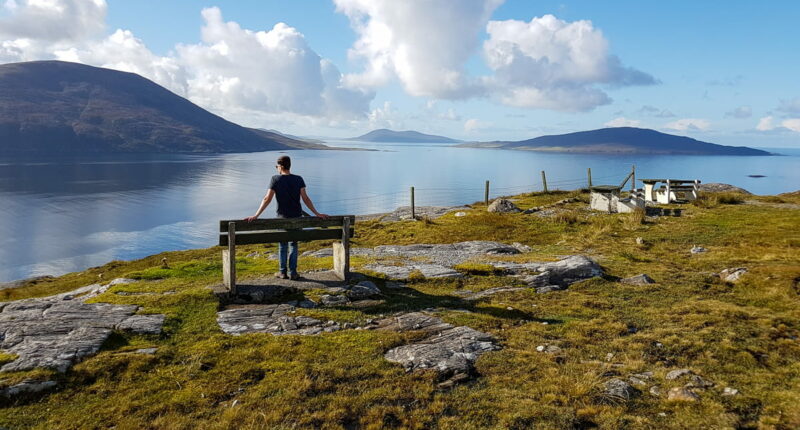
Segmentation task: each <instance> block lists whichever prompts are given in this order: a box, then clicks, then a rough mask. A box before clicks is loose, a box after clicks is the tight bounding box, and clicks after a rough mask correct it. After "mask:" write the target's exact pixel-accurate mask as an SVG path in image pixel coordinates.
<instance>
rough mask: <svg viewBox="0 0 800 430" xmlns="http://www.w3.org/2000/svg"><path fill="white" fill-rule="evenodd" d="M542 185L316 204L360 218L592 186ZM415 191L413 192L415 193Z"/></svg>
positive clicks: (430, 190) (575, 181) (577, 181)
mask: <svg viewBox="0 0 800 430" xmlns="http://www.w3.org/2000/svg"><path fill="white" fill-rule="evenodd" d="M623 176H624V175H620V174H609V175H601V176H591V181H593V183H594V184H598V183H603V182H612V183H616V182H618V181H620V178H621V177H623ZM543 179H544V181H539V182H538V183H529V184H519V185H508V186H500V187H498V186H492V184H491V181H489V180H487V181H486V183H484V184H476V185H477V186H474V187H472V186H466V187H422V188H416V187H409V188H407V189H405V190H397V191H392V192H386V193H373V194H366V195H360V196H358V197H351V198H342V199H335V200H322V201H319V202H314V203H315V205H316V206H317V207H318V208H325V209H326V210H328V211H330V212H331V213H348V214H357V215H367V214H377V213H385V212H392V211H394V210H395V209H397V208H399V207H408V206H412V205H413V206H415V207H421V206H457V205H464V204H470V203H473V202H483V201H485V200H488V201H491V200H493V199H496V198H498V197H502V196H510V195H516V194H523V193H529V192H537V191H539V192H541V191H544V190H545V189H546V190H547V191H560V190H576V189H580V188H586V187H588V186H589V177H588V176H585V177H583V178H557V179H555V180H551V179H545V178H544V177H543ZM411 188H413V192H412V190H411Z"/></svg>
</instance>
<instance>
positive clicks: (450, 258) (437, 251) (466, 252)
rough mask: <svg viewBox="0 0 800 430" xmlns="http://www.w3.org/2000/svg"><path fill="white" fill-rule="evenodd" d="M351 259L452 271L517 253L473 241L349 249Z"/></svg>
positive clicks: (325, 253) (496, 244)
mask: <svg viewBox="0 0 800 430" xmlns="http://www.w3.org/2000/svg"><path fill="white" fill-rule="evenodd" d="M350 253H351V255H358V256H366V257H374V258H396V259H408V260H410V259H414V260H419V259H426V260H428V261H429V262H430V263H432V264H437V265H440V266H445V267H452V266H454V265H456V264H459V263H463V262H465V261H467V260H470V259H472V258H475V257H481V256H486V255H513V254H519V253H520V251H519V250H518V249H517V248H515V247H514V246H511V245H506V244H504V243H500V242H493V241H486V240H473V241H468V242H457V243H445V244H416V245H381V246H376V247H375V248H352V249H351V250H350ZM304 255H307V256H311V257H330V256H331V255H333V251H331V250H330V249H322V250H319V251H316V252H310V253H306V254H304Z"/></svg>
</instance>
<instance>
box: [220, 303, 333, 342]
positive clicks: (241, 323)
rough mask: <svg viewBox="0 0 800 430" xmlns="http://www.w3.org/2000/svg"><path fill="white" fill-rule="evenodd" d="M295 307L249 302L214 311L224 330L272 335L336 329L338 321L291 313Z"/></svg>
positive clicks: (226, 331)
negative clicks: (246, 304) (321, 319)
mask: <svg viewBox="0 0 800 430" xmlns="http://www.w3.org/2000/svg"><path fill="white" fill-rule="evenodd" d="M295 309H296V308H295V307H294V306H290V305H287V304H279V305H249V306H247V307H240V308H234V309H227V310H224V311H221V312H217V323H218V324H219V327H220V328H221V329H222V331H224V332H225V333H228V334H232V335H241V334H245V333H269V334H273V335H278V336H280V335H290V334H294V335H315V334H319V333H323V332H332V331H338V330H340V329H341V327H340V326H339V324H337V323H334V322H323V321H320V320H318V319H315V318H311V317H306V316H301V315H292V314H293V313H294V311H295Z"/></svg>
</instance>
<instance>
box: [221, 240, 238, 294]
mask: <svg viewBox="0 0 800 430" xmlns="http://www.w3.org/2000/svg"><path fill="white" fill-rule="evenodd" d="M235 262H236V254H235V251H234V255H233V258H232V259H231V253H230V251H228V250H227V249H223V250H222V282H223V283H224V284H225V287H227V288H228V294H231V295H235V294H236V266H235V265H234V264H235Z"/></svg>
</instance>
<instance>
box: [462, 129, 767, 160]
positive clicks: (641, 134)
mask: <svg viewBox="0 0 800 430" xmlns="http://www.w3.org/2000/svg"><path fill="white" fill-rule="evenodd" d="M458 146H461V147H470V148H500V149H521V150H529V151H547V152H575V153H605V154H684V155H771V154H770V153H769V152H767V151H762V150H760V149H753V148H748V147H746V146H724V145H717V144H714V143H708V142H702V141H699V140H696V139H692V138H690V137H684V136H675V135H672V134H666V133H661V132H658V131H655V130H649V129H645V128H633V127H614V128H601V129H599V130H591V131H579V132H577V133H568V134H559V135H553V136H541V137H537V138H534V139H528V140H521V141H518V142H473V143H465V144H462V145H458Z"/></svg>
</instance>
